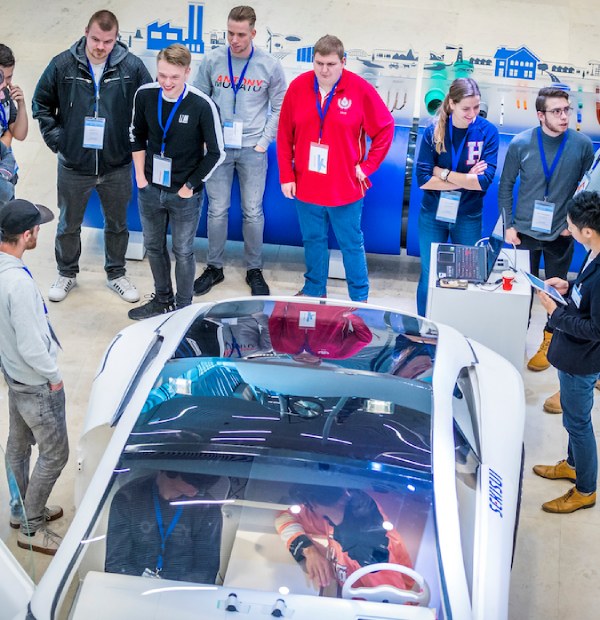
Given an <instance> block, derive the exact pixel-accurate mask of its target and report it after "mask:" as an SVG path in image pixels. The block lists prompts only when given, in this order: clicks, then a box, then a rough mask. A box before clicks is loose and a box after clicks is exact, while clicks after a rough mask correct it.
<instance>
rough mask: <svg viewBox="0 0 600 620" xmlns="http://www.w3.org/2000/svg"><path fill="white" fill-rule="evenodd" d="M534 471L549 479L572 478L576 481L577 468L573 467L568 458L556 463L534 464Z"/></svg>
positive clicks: (571, 479) (572, 480)
mask: <svg viewBox="0 0 600 620" xmlns="http://www.w3.org/2000/svg"><path fill="white" fill-rule="evenodd" d="M533 473H534V474H537V475H538V476H541V477H542V478H548V480H570V481H571V482H575V478H576V474H575V468H574V467H571V466H570V465H569V464H568V463H567V460H566V459H563V460H562V461H558V463H557V464H556V465H534V466H533Z"/></svg>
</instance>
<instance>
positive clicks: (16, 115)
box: [0, 43, 29, 205]
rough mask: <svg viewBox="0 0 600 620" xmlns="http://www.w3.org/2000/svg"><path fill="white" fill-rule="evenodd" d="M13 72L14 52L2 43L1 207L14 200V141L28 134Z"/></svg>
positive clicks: (0, 50)
mask: <svg viewBox="0 0 600 620" xmlns="http://www.w3.org/2000/svg"><path fill="white" fill-rule="evenodd" d="M14 70H15V57H14V54H13V53H12V50H11V49H10V47H8V46H6V45H4V44H3V43H0V205H3V204H5V203H7V202H8V201H9V200H12V199H13V198H14V196H15V184H16V182H17V162H16V161H15V157H14V155H13V152H12V148H11V144H12V140H13V138H14V139H16V140H25V138H26V137H27V132H28V130H29V119H28V118H27V106H26V105H25V96H24V95H23V90H22V89H21V87H20V86H17V85H16V84H13V82H12V78H13V72H14Z"/></svg>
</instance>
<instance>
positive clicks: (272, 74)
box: [194, 6, 286, 295]
mask: <svg viewBox="0 0 600 620" xmlns="http://www.w3.org/2000/svg"><path fill="white" fill-rule="evenodd" d="M255 22H256V13H255V12H254V9H253V8H252V7H250V6H236V7H235V8H233V9H231V11H230V12H229V17H228V18H227V41H228V43H229V45H228V46H226V47H225V46H223V47H218V48H217V49H215V50H213V51H212V52H211V53H210V54H207V55H205V56H204V57H203V58H202V63H201V65H200V69H199V71H198V75H197V77H196V81H195V82H194V84H195V85H196V86H197V87H198V88H199V89H200V90H202V91H203V92H205V93H206V94H207V95H209V96H210V97H212V99H213V100H214V101H215V103H216V104H217V106H219V111H220V113H221V122H222V124H223V133H224V138H225V152H226V153H227V157H226V158H225V161H224V162H223V164H222V165H221V166H219V168H218V170H216V171H215V173H214V174H213V175H212V177H211V178H210V180H209V181H208V182H207V183H206V193H207V194H208V257H207V261H206V262H207V267H206V269H205V270H204V272H203V273H202V275H201V276H200V277H199V278H198V279H197V280H196V281H195V282H194V294H195V295H204V294H206V293H208V291H210V289H211V288H212V287H213V286H214V285H215V284H218V283H219V282H222V281H223V280H224V279H225V276H224V275H223V254H224V251H225V242H226V241H227V223H228V213H229V206H230V204H231V189H232V184H233V176H234V172H237V176H238V179H239V182H240V200H241V206H242V218H243V221H242V233H243V236H244V260H245V263H246V270H247V271H246V283H247V284H248V285H249V286H250V290H251V291H252V294H253V295H268V294H269V286H268V285H267V283H266V282H265V279H264V276H263V273H262V267H263V262H262V247H263V229H264V222H265V218H264V213H263V194H264V191H265V183H266V180H267V149H268V147H269V144H270V143H271V142H272V141H273V140H274V139H275V135H276V133H277V123H278V122H279V110H280V109H281V104H282V102H283V96H284V95H285V88H286V84H285V76H284V74H283V68H282V66H281V63H280V62H279V60H277V59H276V58H275V57H273V56H271V54H269V53H267V52H266V51H264V50H262V49H260V48H258V47H255V46H254V44H253V40H254V37H255V36H256V29H255V28H254V24H255Z"/></svg>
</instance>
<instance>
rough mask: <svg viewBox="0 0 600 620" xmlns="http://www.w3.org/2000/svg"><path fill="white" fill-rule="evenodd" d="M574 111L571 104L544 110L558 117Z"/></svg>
mask: <svg viewBox="0 0 600 620" xmlns="http://www.w3.org/2000/svg"><path fill="white" fill-rule="evenodd" d="M572 111H573V108H572V107H571V106H567V107H566V108H553V109H552V110H544V112H545V113H546V114H552V116H555V117H556V118H558V117H559V116H560V115H561V114H564V115H565V116H569V115H570V114H571V112H572Z"/></svg>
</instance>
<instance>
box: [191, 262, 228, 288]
mask: <svg viewBox="0 0 600 620" xmlns="http://www.w3.org/2000/svg"><path fill="white" fill-rule="evenodd" d="M224 279H225V276H224V275H223V268H222V267H215V266H214V265H208V266H207V267H206V269H205V270H204V273H203V274H202V275H201V276H200V277H199V278H196V279H195V280H194V295H206V293H208V291H210V289H211V288H212V287H213V286H214V285H215V284H219V282H223V280H224Z"/></svg>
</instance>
